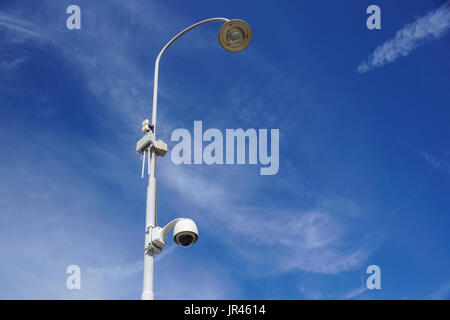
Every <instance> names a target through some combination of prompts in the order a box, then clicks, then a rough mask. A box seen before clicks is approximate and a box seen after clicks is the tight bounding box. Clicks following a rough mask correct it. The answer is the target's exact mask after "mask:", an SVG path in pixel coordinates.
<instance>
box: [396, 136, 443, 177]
mask: <svg viewBox="0 0 450 320" xmlns="http://www.w3.org/2000/svg"><path fill="white" fill-rule="evenodd" d="M399 142H400V143H401V144H402V145H403V146H405V147H406V148H407V149H409V150H410V151H412V152H414V153H415V154H417V155H419V156H421V157H422V158H423V159H425V160H426V161H427V162H428V163H429V164H430V165H431V166H432V167H433V169H440V170H442V171H444V172H446V173H448V174H450V166H448V164H447V163H445V160H446V158H447V155H448V153H450V150H448V151H447V152H446V153H445V154H444V156H443V157H442V158H441V159H437V158H436V157H434V156H433V155H431V154H429V153H428V152H425V151H423V150H419V149H417V148H415V147H413V146H412V145H410V144H409V143H407V142H406V141H403V140H399Z"/></svg>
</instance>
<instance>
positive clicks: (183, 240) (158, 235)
mask: <svg viewBox="0 0 450 320" xmlns="http://www.w3.org/2000/svg"><path fill="white" fill-rule="evenodd" d="M172 229H173V240H174V241H175V243H176V244H178V245H180V246H182V247H189V246H190V245H192V244H194V243H195V242H197V240H198V228H197V225H196V224H195V222H194V221H193V220H191V219H188V218H178V219H175V220H172V221H170V222H169V223H168V224H167V225H166V226H165V227H164V228H161V227H151V228H149V232H150V239H151V240H150V243H149V244H148V247H147V249H146V250H150V251H151V252H153V253H155V254H159V253H161V250H162V248H163V247H164V246H165V245H166V237H167V235H168V234H169V232H170V230H172Z"/></svg>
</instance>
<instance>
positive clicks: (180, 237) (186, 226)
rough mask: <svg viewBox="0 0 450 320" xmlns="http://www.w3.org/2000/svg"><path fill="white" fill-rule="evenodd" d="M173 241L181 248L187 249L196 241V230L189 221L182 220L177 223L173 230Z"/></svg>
mask: <svg viewBox="0 0 450 320" xmlns="http://www.w3.org/2000/svg"><path fill="white" fill-rule="evenodd" d="M173 240H174V241H175V243H176V244H178V245H180V246H182V247H189V246H190V245H192V244H194V243H196V242H197V240H198V228H197V225H196V224H195V222H194V221H193V220H191V219H187V218H183V219H180V220H179V221H177V223H176V224H175V227H174V228H173Z"/></svg>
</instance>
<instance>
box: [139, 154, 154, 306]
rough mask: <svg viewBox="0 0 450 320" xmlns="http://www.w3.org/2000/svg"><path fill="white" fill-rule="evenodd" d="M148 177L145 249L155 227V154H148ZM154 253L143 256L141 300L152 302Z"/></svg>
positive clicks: (148, 251)
mask: <svg viewBox="0 0 450 320" xmlns="http://www.w3.org/2000/svg"><path fill="white" fill-rule="evenodd" d="M148 156H149V158H150V163H149V168H148V169H149V176H148V185H147V207H146V212H145V230H146V231H145V248H147V247H148V245H149V244H150V242H151V235H150V228H151V227H155V226H156V172H155V169H156V154H155V152H154V151H151V152H150V153H149V155H148ZM154 258H155V257H154V253H153V252H151V251H150V250H146V252H145V254H144V283H143V290H142V297H141V298H142V300H153V299H154V293H153V276H154Z"/></svg>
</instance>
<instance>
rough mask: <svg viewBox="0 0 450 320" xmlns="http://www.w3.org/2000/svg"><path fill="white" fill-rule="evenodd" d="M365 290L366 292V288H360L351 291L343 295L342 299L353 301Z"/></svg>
mask: <svg viewBox="0 0 450 320" xmlns="http://www.w3.org/2000/svg"><path fill="white" fill-rule="evenodd" d="M367 290H368V289H367V287H360V288H356V289H353V290H352V291H350V292H349V293H347V294H346V295H345V297H344V299H353V298H355V297H358V296H359V295H360V294H362V293H364V292H366V291H367Z"/></svg>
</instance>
